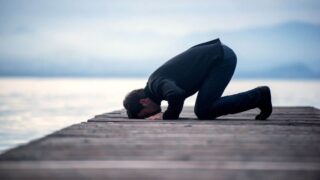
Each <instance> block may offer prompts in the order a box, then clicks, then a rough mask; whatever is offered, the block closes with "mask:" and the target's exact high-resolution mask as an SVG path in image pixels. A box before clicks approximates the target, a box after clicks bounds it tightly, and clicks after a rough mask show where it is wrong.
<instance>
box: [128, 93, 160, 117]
mask: <svg viewBox="0 0 320 180" xmlns="http://www.w3.org/2000/svg"><path fill="white" fill-rule="evenodd" d="M123 106H124V107H125V108H126V110H127V114H128V117H129V118H137V119H142V118H146V117H149V116H152V115H154V114H157V113H159V112H161V107H160V106H159V105H158V104H156V103H154V102H153V101H152V100H151V99H150V98H148V97H147V96H146V94H145V93H144V90H143V89H136V90H133V91H131V92H130V93H128V94H127V95H126V97H125V99H124V100H123Z"/></svg>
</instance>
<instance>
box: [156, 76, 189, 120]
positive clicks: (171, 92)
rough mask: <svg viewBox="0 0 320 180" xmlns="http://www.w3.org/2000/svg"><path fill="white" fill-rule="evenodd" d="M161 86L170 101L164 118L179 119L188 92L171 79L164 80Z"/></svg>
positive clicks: (166, 98) (165, 96) (162, 91)
mask: <svg viewBox="0 0 320 180" xmlns="http://www.w3.org/2000/svg"><path fill="white" fill-rule="evenodd" d="M160 87H161V93H162V95H163V97H164V99H165V100H167V101H168V108H167V110H166V111H165V112H164V113H163V119H164V120H165V119H178V118H179V115H180V113H181V111H182V108H183V104H184V100H185V98H186V92H185V91H184V90H183V89H181V88H180V87H178V86H177V85H176V84H175V83H174V82H173V81H170V80H163V82H162V85H161V86H160Z"/></svg>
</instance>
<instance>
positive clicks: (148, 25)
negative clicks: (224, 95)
mask: <svg viewBox="0 0 320 180" xmlns="http://www.w3.org/2000/svg"><path fill="white" fill-rule="evenodd" d="M286 22H304V23H309V24H313V25H319V24H320V1H317V0H294V1H292V0H259V1H257V0H246V1H244V0H238V1H235V0H223V1H218V0H210V1H209V0H176V1H173V0H164V1H150V0H140V1H132V0H115V1H109V0H105V1H102V0H95V1H92V0H54V1H43V0H0V60H1V59H9V60H11V59H19V60H21V61H39V62H41V63H44V64H45V63H49V62H52V61H54V62H59V63H62V64H63V63H68V62H72V63H75V62H77V63H80V64H81V63H82V62H88V61H90V62H95V63H97V64H99V62H108V61H110V62H111V61H112V62H119V63H126V62H137V63H139V62H146V61H155V60H157V61H159V59H168V58H169V57H172V56H173V55H175V54H177V53H178V52H180V51H182V50H184V49H185V48H187V47H189V46H191V45H193V44H194V43H195V42H196V41H195V40H192V39H188V38H189V37H190V36H191V35H193V34H198V35H199V34H201V33H208V32H238V31H243V30H247V29H254V28H259V27H270V26H273V25H277V24H281V23H286ZM213 38H215V37H212V39H213ZM208 40H210V39H208ZM181 41H183V42H184V44H181V43H178V42H181ZM199 43H200V42H199ZM0 66H1V61H0Z"/></svg>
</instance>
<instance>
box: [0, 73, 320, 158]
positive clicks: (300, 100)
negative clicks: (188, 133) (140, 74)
mask: <svg viewBox="0 0 320 180" xmlns="http://www.w3.org/2000/svg"><path fill="white" fill-rule="evenodd" d="M145 83H146V79H117V78H112V79H111V78H106V79H98V78H97V79H86V78H76V79H73V78H70V79H67V78H56V79H52V78H0V123H1V126H0V152H1V151H4V150H6V149H8V148H11V147H14V146H16V145H18V144H22V143H26V142H28V141H29V140H32V139H35V138H39V137H42V136H44V135H46V134H49V133H52V132H53V131H56V130H59V129H61V128H63V127H66V126H68V125H71V124H74V123H79V122H83V121H86V120H87V119H89V118H92V117H93V116H94V115H96V114H101V113H105V112H108V111H112V110H116V109H120V108H122V100H123V97H124V96H125V94H126V93H127V92H128V91H129V90H131V89H135V88H141V87H144V86H145ZM259 85H269V86H270V87H271V90H272V95H273V104H274V105H281V106H284V105H285V106H295V105H300V106H316V107H318V108H319V107H320V101H319V100H320V91H319V89H320V81H317V80H308V81H306V80H265V79H263V80H262V79H261V80H259V79H257V80H232V81H231V82H230V84H229V86H228V87H227V89H226V91H225V93H224V95H228V94H234V93H238V92H241V91H246V90H249V89H251V88H254V87H256V86H259ZM194 102H195V96H192V97H190V98H188V99H187V100H186V102H185V104H186V105H193V103H194ZM163 105H166V103H165V102H164V103H163Z"/></svg>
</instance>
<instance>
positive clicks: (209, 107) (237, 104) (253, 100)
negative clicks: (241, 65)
mask: <svg viewBox="0 0 320 180" xmlns="http://www.w3.org/2000/svg"><path fill="white" fill-rule="evenodd" d="M224 54H225V57H224V59H223V61H222V63H221V64H219V66H217V67H214V69H212V72H211V73H210V74H209V75H208V77H207V79H206V80H205V81H204V83H203V84H202V86H201V88H200V89H199V92H198V96H197V100H196V105H195V113H196V115H197V116H198V118H199V119H215V118H216V117H219V116H222V115H226V114H233V113H238V112H242V111H246V110H249V109H252V108H256V107H259V108H260V109H261V113H260V114H259V115H258V116H256V119H266V118H268V117H269V115H270V114H271V112H272V105H271V95H270V90H269V88H267V87H259V88H255V89H252V90H250V91H246V92H242V93H238V94H235V95H230V96H224V97H221V95H222V94H223V91H224V90H225V88H226V86H227V85H228V83H229V81H230V80H231V78H232V76H233V73H234V70H235V67H236V64H237V58H236V55H235V53H234V52H233V51H232V50H231V49H230V48H228V47H226V46H224Z"/></svg>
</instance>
